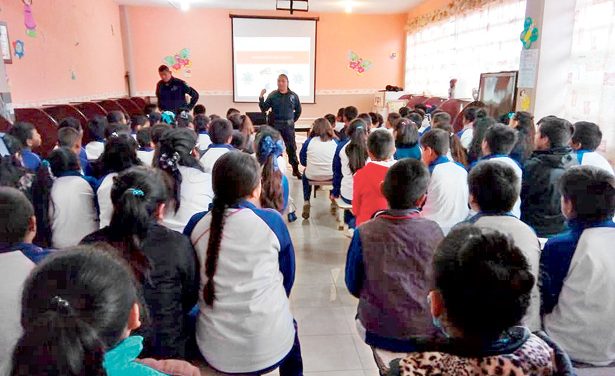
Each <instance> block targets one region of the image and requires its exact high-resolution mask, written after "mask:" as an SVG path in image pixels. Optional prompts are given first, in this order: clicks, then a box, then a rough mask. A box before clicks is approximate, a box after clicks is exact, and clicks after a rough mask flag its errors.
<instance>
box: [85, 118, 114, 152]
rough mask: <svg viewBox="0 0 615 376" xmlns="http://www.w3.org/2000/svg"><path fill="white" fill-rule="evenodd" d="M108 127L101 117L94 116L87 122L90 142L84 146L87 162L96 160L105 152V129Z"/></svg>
mask: <svg viewBox="0 0 615 376" xmlns="http://www.w3.org/2000/svg"><path fill="white" fill-rule="evenodd" d="M108 125H109V123H108V122H107V119H106V118H104V117H103V116H95V117H94V118H93V119H91V120H90V121H89V122H88V132H89V136H90V142H89V143H88V144H87V145H85V153H86V155H87V157H88V160H89V161H94V160H96V159H98V158H99V157H100V155H101V154H102V153H103V151H104V150H105V129H106V128H107V126H108Z"/></svg>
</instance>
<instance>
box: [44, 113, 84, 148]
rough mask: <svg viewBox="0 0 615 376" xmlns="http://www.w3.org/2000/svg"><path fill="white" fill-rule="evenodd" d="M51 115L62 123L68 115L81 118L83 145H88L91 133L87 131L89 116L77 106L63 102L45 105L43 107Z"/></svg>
mask: <svg viewBox="0 0 615 376" xmlns="http://www.w3.org/2000/svg"><path fill="white" fill-rule="evenodd" d="M42 110H43V111H45V112H46V113H47V114H48V115H49V116H51V117H52V118H53V119H54V120H55V121H57V122H58V124H60V123H61V122H62V120H64V119H66V118H67V117H73V118H75V119H77V120H79V123H81V128H82V129H83V139H82V140H81V142H82V143H83V145H86V144H87V143H88V142H90V135H89V132H88V131H87V127H88V118H87V117H86V116H85V115H84V114H83V112H81V111H79V109H77V107H75V106H71V105H70V104H61V105H56V106H45V107H43V108H42Z"/></svg>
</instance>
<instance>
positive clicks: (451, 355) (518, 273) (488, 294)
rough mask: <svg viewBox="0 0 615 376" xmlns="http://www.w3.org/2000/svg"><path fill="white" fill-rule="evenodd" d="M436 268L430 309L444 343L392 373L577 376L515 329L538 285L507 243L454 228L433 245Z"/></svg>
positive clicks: (496, 235) (492, 234)
mask: <svg viewBox="0 0 615 376" xmlns="http://www.w3.org/2000/svg"><path fill="white" fill-rule="evenodd" d="M433 270H434V273H433V282H432V283H433V286H434V287H433V290H432V291H431V292H430V293H429V295H428V302H429V307H430V310H431V315H432V316H433V322H434V325H435V326H436V327H437V328H438V329H440V331H442V333H443V334H444V335H445V336H446V337H447V339H446V340H445V341H439V342H435V343H433V344H426V345H425V346H424V349H422V350H420V352H413V353H410V354H408V355H407V356H406V357H405V358H403V359H401V361H399V362H397V361H394V362H393V363H391V372H390V374H391V375H402V376H411V375H443V376H453V375H455V376H457V375H488V376H496V375H518V376H539V375H557V374H559V373H557V372H561V374H562V375H572V374H574V373H572V372H573V371H572V367H570V365H569V359H567V358H566V356H565V355H563V356H562V357H563V358H564V360H563V361H562V362H561V363H560V362H558V360H559V359H558V358H556V355H555V354H554V349H552V348H551V347H550V345H549V343H548V342H546V341H545V340H543V339H541V338H540V337H539V336H537V335H535V334H532V333H531V332H530V330H529V329H527V328H526V327H523V326H518V325H519V322H520V321H521V319H522V318H523V316H524V315H525V313H526V311H527V308H528V305H529V302H530V293H531V291H532V288H533V286H534V283H535V279H534V277H533V275H532V273H531V271H530V267H529V265H528V263H527V261H526V259H525V257H523V253H522V252H521V250H520V249H519V247H517V246H516V245H515V244H514V243H513V242H512V241H511V239H510V238H509V237H507V236H506V235H504V234H502V233H500V232H497V231H494V230H491V229H482V228H479V227H475V226H463V227H460V228H459V229H455V230H453V231H451V233H450V234H449V235H448V236H447V237H446V238H445V239H444V240H443V241H442V243H440V245H439V246H438V249H437V250H436V252H435V255H434V259H433ZM566 362H567V363H568V364H567V365H568V369H566V370H564V369H563V368H564V367H563V366H564V365H566V364H565V363H566ZM560 367H561V368H560Z"/></svg>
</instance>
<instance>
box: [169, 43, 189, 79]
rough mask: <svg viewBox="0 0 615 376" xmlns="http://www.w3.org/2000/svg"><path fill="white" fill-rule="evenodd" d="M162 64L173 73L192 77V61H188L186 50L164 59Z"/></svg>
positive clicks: (187, 51) (187, 50)
mask: <svg viewBox="0 0 615 376" xmlns="http://www.w3.org/2000/svg"><path fill="white" fill-rule="evenodd" d="M163 60H164V63H165V64H167V65H168V66H169V68H171V70H173V72H179V71H183V73H184V76H186V77H190V75H192V69H191V68H192V60H190V50H189V49H187V48H184V49H182V50H181V51H179V52H177V53H176V54H174V55H170V56H167V57H165V58H164V59H163Z"/></svg>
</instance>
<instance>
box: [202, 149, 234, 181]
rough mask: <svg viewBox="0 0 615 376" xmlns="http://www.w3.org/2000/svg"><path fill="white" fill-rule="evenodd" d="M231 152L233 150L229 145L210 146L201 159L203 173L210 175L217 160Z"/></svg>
mask: <svg viewBox="0 0 615 376" xmlns="http://www.w3.org/2000/svg"><path fill="white" fill-rule="evenodd" d="M231 150H235V149H234V148H233V147H232V146H231V145H227V144H211V145H209V147H208V148H207V150H206V151H205V154H203V156H202V157H201V164H202V165H203V167H205V172H207V173H209V174H211V173H212V171H213V170H214V165H215V164H216V161H217V160H218V158H220V157H221V156H223V155H224V154H226V153H228V152H229V151H231Z"/></svg>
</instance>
